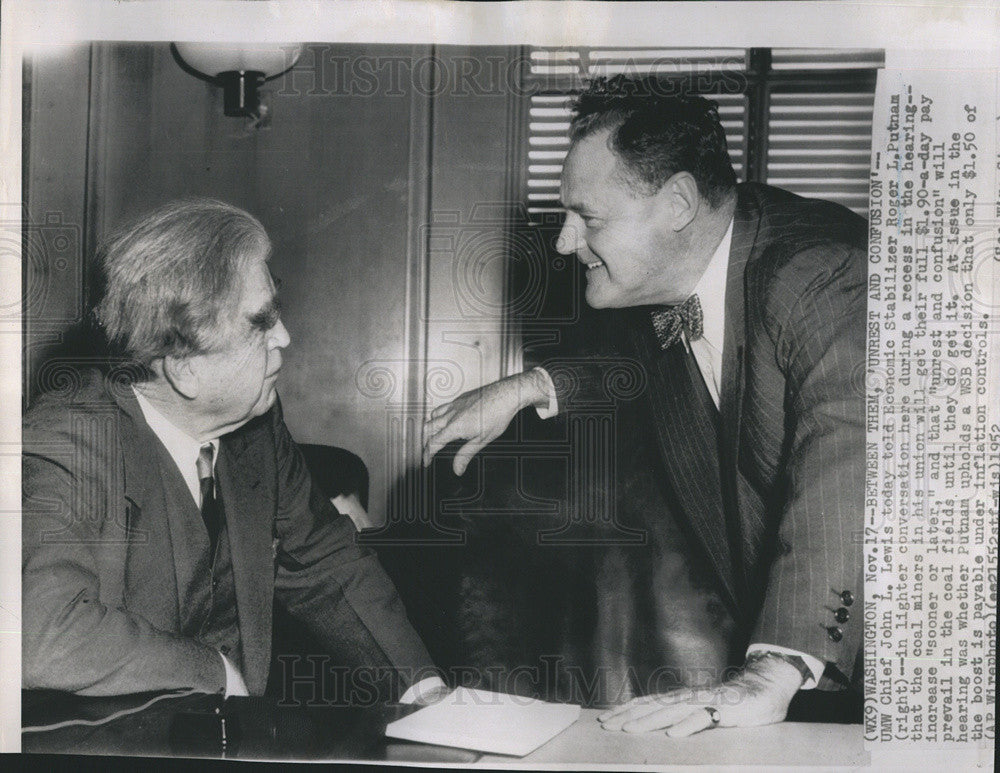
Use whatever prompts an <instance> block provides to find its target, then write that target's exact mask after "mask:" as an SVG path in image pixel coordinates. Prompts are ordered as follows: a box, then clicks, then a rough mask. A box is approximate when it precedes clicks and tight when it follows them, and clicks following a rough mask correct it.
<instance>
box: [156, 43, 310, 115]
mask: <svg viewBox="0 0 1000 773" xmlns="http://www.w3.org/2000/svg"><path fill="white" fill-rule="evenodd" d="M170 50H171V53H172V54H173V56H174V59H175V60H176V61H177V63H178V64H179V65H180V66H181V69H182V70H184V71H185V72H187V73H188V74H190V75H193V76H194V77H196V78H199V79H201V80H204V81H208V82H209V83H214V84H215V85H216V86H221V87H222V90H223V104H224V109H223V110H224V112H225V114H226V115H228V116H232V117H238V116H250V117H253V118H260V117H261V105H260V95H259V94H258V92H257V90H258V89H259V88H260V87H261V86H262V85H263V84H264V81H267V80H271V79H272V78H276V77H278V76H279V75H281V74H282V73H285V72H287V71H288V70H290V69H292V67H294V66H295V63H296V62H297V61H298V59H299V56H301V55H302V44H301V43H259V44H250V45H247V44H236V43H233V44H226V43H172V44H171V45H170Z"/></svg>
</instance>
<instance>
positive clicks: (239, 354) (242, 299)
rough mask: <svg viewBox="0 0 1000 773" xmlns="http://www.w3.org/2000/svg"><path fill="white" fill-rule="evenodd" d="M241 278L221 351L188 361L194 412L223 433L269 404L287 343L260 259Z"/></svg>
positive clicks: (288, 340)
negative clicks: (193, 378)
mask: <svg viewBox="0 0 1000 773" xmlns="http://www.w3.org/2000/svg"><path fill="white" fill-rule="evenodd" d="M242 279H243V283H242V287H241V288H240V293H239V296H238V298H237V299H236V302H235V311H234V312H232V314H231V315H230V316H229V318H228V319H227V320H225V323H224V324H225V325H226V328H227V335H226V339H225V340H226V345H225V349H223V350H222V351H217V352H212V353H209V354H200V355H196V356H195V357H193V358H192V360H193V362H192V365H193V367H194V368H195V370H196V373H197V374H198V383H199V391H198V396H197V402H198V404H199V405H198V409H199V412H200V413H202V414H203V415H208V416H210V417H211V419H212V420H213V422H214V423H215V424H216V425H217V426H218V427H219V428H220V429H223V430H224V431H231V430H233V429H235V428H236V427H238V426H240V425H242V424H245V423H246V422H247V421H249V420H250V419H252V418H254V417H255V416H260V415H261V414H264V413H266V412H267V410H268V409H269V408H270V407H271V406H272V405H273V404H274V401H275V398H276V392H275V383H276V382H277V379H278V371H279V370H280V369H281V350H282V349H284V348H285V347H286V346H288V344H289V343H290V341H291V339H290V337H289V335H288V331H287V330H286V329H285V326H284V324H283V323H282V322H281V317H280V312H279V306H278V299H277V294H276V292H275V287H274V281H273V280H272V279H271V275H270V273H269V272H268V270H267V264H266V263H265V262H264V260H263V259H260V260H257V261H254V262H253V263H251V264H250V266H249V268H248V270H247V271H246V273H245V274H244V276H243V278H242Z"/></svg>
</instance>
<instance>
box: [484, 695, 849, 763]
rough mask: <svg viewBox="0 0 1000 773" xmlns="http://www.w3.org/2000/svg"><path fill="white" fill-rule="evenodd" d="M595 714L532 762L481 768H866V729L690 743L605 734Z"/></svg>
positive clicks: (757, 731)
mask: <svg viewBox="0 0 1000 773" xmlns="http://www.w3.org/2000/svg"><path fill="white" fill-rule="evenodd" d="M600 713H601V712H600V711H598V710H596V709H584V710H583V711H582V712H581V714H580V719H578V720H577V721H576V723H574V724H573V725H572V726H570V727H569V728H567V729H566V730H564V731H563V732H562V733H560V734H559V735H557V736H556V737H555V738H553V739H552V740H551V741H549V742H548V743H547V744H545V745H544V746H542V747H541V748H539V749H537V750H536V751H534V752H532V753H531V754H529V755H528V756H527V757H523V758H516V757H502V756H498V755H492V754H486V755H483V756H482V757H481V758H480V759H479V761H478V762H477V763H476V765H477V766H479V765H491V766H492V765H518V764H528V765H536V764H548V763H572V764H576V765H584V764H591V765H597V766H603V767H607V766H608V765H614V764H618V765H644V764H645V765H724V764H730V765H768V766H770V765H830V766H834V765H836V766H840V765H848V766H864V765H866V764H868V753H867V752H866V751H865V748H864V739H863V736H862V727H861V725H825V724H815V723H803V722H782V723H780V724H777V725H768V726H766V727H756V728H717V729H715V730H706V731H704V732H702V733H697V734H696V735H693V736H690V737H688V738H677V739H674V738H668V737H667V736H666V735H665V734H664V733H645V734H641V735H631V734H629V733H621V732H617V733H612V732H610V731H608V730H602V729H601V726H600V724H598V722H597V715H598V714H600Z"/></svg>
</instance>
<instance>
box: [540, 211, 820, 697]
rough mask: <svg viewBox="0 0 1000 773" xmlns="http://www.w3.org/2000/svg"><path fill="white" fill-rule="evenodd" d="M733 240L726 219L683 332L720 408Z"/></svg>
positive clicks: (547, 411)
mask: <svg viewBox="0 0 1000 773" xmlns="http://www.w3.org/2000/svg"><path fill="white" fill-rule="evenodd" d="M732 241H733V221H732V220H730V221H729V227H728V228H727V229H726V233H725V236H723V237H722V241H721V242H720V243H719V246H718V247H716V249H715V252H714V253H713V254H712V259H711V260H710V261H709V263H708V266H707V267H706V268H705V273H703V274H702V275H701V278H700V279H699V280H698V282H697V283H696V284H695V287H694V291H693V292H692V295H697V296H698V300H699V301H700V303H701V310H702V314H703V325H704V327H703V333H702V336H701V338H699V339H698V340H697V341H689V340H688V337H687V331H684V332H683V333H682V340H683V341H684V345H685V346H687V347H688V348H689V350H690V351H691V353H692V354H693V355H694V359H695V362H696V363H697V364H698V370H699V371H701V377H702V378H703V379H704V380H705V386H706V387H707V388H708V392H709V394H710V395H711V396H712V401H713V402H714V403H715V407H716V408H718V407H719V390H720V385H721V383H722V344H723V341H724V340H725V333H726V275H727V273H728V271H729V250H730V247H731V246H732ZM535 370H537V371H540V372H541V373H543V374H545V387H546V391H547V392H548V399H549V402H548V405H545V406H542V407H536V408H535V410H536V411H537V412H538V416H539V418H542V419H548V418H550V417H552V416H555V415H556V414H557V413H559V403H558V400H557V399H556V388H555V385H554V384H553V383H552V378H551V377H550V376H549V374H548V373H547V372H546V371H545V369H544V368H535ZM752 652H779V653H783V654H785V655H797V656H799V657H801V658H802V660H804V661H805V664H806V665H807V666H808V667H809V671H810V672H811V673H812V677H813V678H812V679H808V680H806V682H805V684H803V685H802V689H803V690H808V689H811V688H813V687H815V686H816V684H817V683H818V682H819V679H820V677H821V676H822V675H823V668H824V664H823V661H821V660H820V659H819V658H816V657H813V656H812V655H808V654H806V653H805V652H799V651H797V650H791V649H788V648H787V647H780V646H778V645H776V644H764V643H755V644H751V645H750V646H749V647H748V648H747V653H746V654H747V655H750V653H752Z"/></svg>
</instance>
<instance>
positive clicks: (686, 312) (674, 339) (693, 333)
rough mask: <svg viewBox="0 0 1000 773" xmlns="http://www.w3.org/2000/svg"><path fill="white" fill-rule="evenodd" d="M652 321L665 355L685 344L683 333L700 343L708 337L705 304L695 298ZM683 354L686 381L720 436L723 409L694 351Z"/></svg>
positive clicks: (686, 349)
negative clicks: (702, 306) (702, 307)
mask: <svg viewBox="0 0 1000 773" xmlns="http://www.w3.org/2000/svg"><path fill="white" fill-rule="evenodd" d="M649 316H650V320H651V321H652V323H653V332H654V333H655V334H656V340H657V341H659V343H660V348H661V349H662V350H663V351H665V352H666V351H668V350H670V348H671V347H672V346H674V344H677V343H679V342H680V340H681V331H687V334H688V340H689V341H697V340H698V339H699V338H701V337H702V335H703V334H704V332H705V331H704V318H703V315H702V311H701V301H699V300H698V296H697V295H692V296H691V297H690V298H688V299H687V300H686V301H684V303H681V304H679V305H677V306H665V307H663V308H661V309H659V310H657V311H654V312H652V313H650V315H649ZM680 351H681V354H679V355H678V359H679V361H680V364H681V366H680V368H679V370H680V371H683V372H684V373H685V374H686V380H687V381H688V383H689V384H690V386H691V389H692V392H691V393H690V394H692V395H693V396H694V397H695V398H696V399H697V404H698V405H700V406H701V408H702V409H703V410H704V411H705V415H706V416H708V417H709V419H710V420H711V421H712V423H713V425H714V426H715V431H716V434H718V430H719V426H718V421H719V409H718V407H717V406H716V404H715V401H714V400H713V399H712V393H711V392H709V391H708V386H706V384H705V377H704V376H703V375H702V373H701V368H700V367H698V361H697V360H696V359H695V356H694V352H692V351H691V349H690V347H688V346H682V347H681V350H680Z"/></svg>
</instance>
